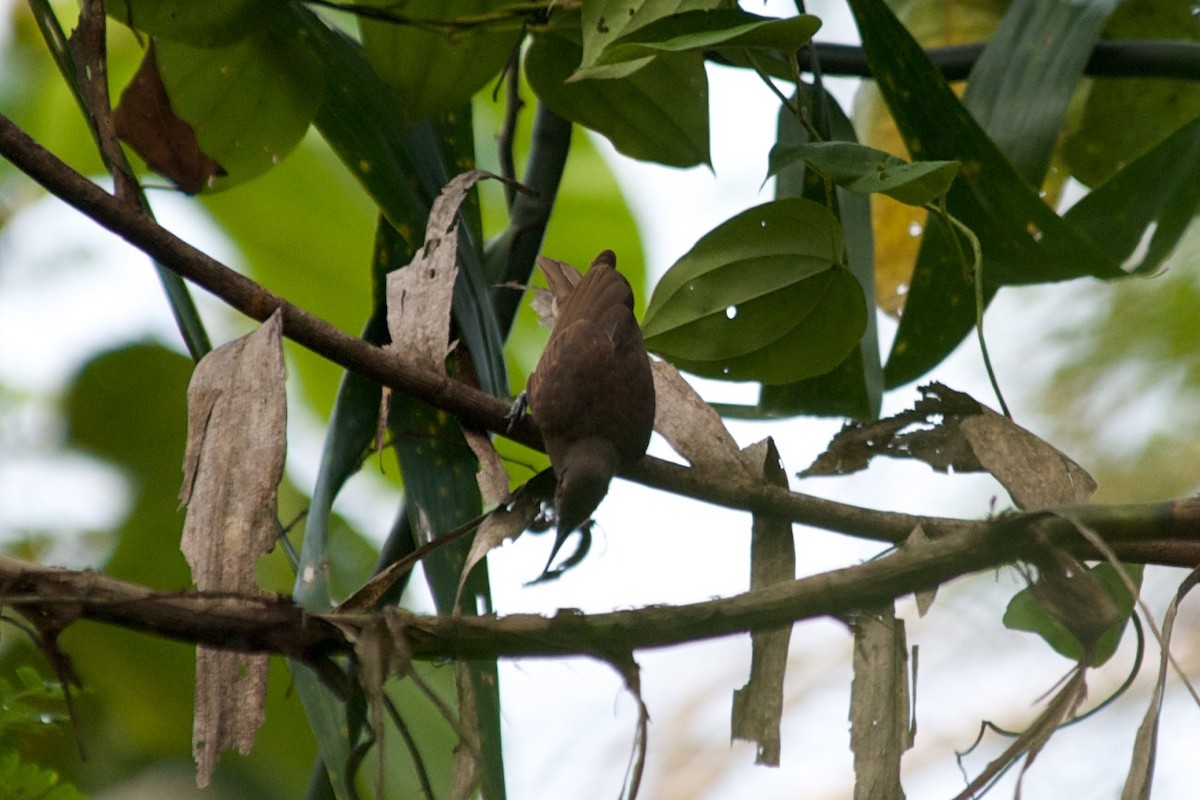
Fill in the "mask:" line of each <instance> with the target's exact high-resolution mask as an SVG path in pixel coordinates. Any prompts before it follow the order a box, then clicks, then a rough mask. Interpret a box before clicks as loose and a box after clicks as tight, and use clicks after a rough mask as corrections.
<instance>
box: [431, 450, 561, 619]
mask: <svg viewBox="0 0 1200 800" xmlns="http://www.w3.org/2000/svg"><path fill="white" fill-rule="evenodd" d="M554 486H555V478H554V470H552V469H544V470H542V471H541V472H539V473H538V474H537V475H535V476H533V477H532V478H530V479H529V480H528V481H526V482H525V483H524V484H522V485H521V486H519V487H517V490H516V491H514V492H513V493H512V494H511V495H509V496H507V497H506V498H505V499H504V500H503V502H501V503H500V505H499V506H497V507H496V508H494V509H492V511H491V513H489V514H488V515H487V516H486V517H485V518H484V520H483V522H481V523H480V525H479V531H478V532H477V533H476V534H475V539H474V541H472V542H471V550H470V552H468V553H467V559H466V562H465V563H464V565H463V570H462V575H461V576H459V579H458V591H457V592H456V594H455V599H454V608H455V609H456V610H457V609H458V607H459V600H460V599H461V598H462V590H463V586H464V585H465V584H466V582H467V577H468V576H469V575H470V574H471V570H473V569H475V565H477V564H478V563H479V562H480V561H482V560H483V558H484V556H486V555H487V554H488V553H490V552H491V551H493V550H495V549H496V548H497V547H499V546H500V545H502V544H504V543H505V542H506V541H509V540H510V539H516V538H517V537H518V536H520V535H521V534H522V533H524V532H525V531H526V530H528V528H529V526H530V525H532V524H533V521H534V520H535V519H537V516H538V514H539V513H541V508H542V503H543V502H544V501H548V500H551V499H553V497H554Z"/></svg>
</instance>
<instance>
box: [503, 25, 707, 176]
mask: <svg viewBox="0 0 1200 800" xmlns="http://www.w3.org/2000/svg"><path fill="white" fill-rule="evenodd" d="M578 19H579V18H578V17H573V21H574V23H575V25H577V23H578ZM582 52H583V51H582V48H581V46H580V44H579V31H578V27H573V26H572V24H571V23H562V24H560V25H558V26H556V27H555V28H553V29H551V30H548V31H545V32H543V33H541V34H539V35H537V36H535V37H534V39H533V43H532V44H531V45H530V46H529V50H528V52H527V53H526V55H525V70H526V73H527V74H528V76H529V83H530V85H531V86H533V90H534V91H535V92H536V93H537V95H538V98H539V99H540V100H541V101H542V102H543V103H545V104H546V105H547V106H548V107H549V108H550V109H552V110H553V111H554V113H556V114H558V115H559V116H561V117H566V118H567V119H569V120H572V121H574V122H578V123H579V124H581V125H584V126H586V127H588V128H591V129H592V130H594V131H596V132H597V133H601V134H603V135H604V136H606V137H608V139H609V141H611V142H612V143H613V146H614V147H616V148H617V150H619V151H621V152H622V153H624V154H625V155H627V156H630V157H631V158H637V159H641V160H643V161H656V162H658V163H661V164H667V165H669V166H674V167H692V166H696V165H697V164H708V163H709V153H708V148H709V130H708V77H707V76H706V75H705V72H704V57H703V56H702V55H700V54H699V53H673V54H669V55H665V56H660V57H658V58H655V59H653V60H652V61H651V62H649V63H648V64H647V65H646V66H644V67H642V68H641V69H639V70H638V71H637V72H635V73H634V74H632V75H630V76H628V77H625V78H622V79H620V80H580V81H570V82H568V78H570V77H571V75H572V73H574V71H575V68H576V67H577V66H578V65H579V62H580V58H581V57H582Z"/></svg>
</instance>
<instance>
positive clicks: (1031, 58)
mask: <svg viewBox="0 0 1200 800" xmlns="http://www.w3.org/2000/svg"><path fill="white" fill-rule="evenodd" d="M1119 4H1120V0H1016V2H1014V3H1012V5H1011V6H1010V7H1009V9H1008V11H1007V12H1006V13H1005V14H1004V17H1003V18H1002V19H1001V21H1000V25H999V26H998V27H997V28H996V31H995V32H994V33H993V34H992V36H991V38H990V39H989V40H988V43H987V46H986V47H985V48H984V50H983V53H982V54H981V55H980V57H979V60H978V61H976V62H975V66H974V67H973V68H972V69H971V77H970V80H969V81H968V82H967V90H966V93H965V94H964V95H963V105H964V106H965V107H966V108H967V109H969V110H970V112H971V116H972V117H974V119H975V121H976V122H978V123H979V125H980V127H981V128H983V130H985V131H987V133H988V135H989V136H990V137H991V138H992V141H993V142H995V143H996V146H997V147H998V148H999V149H1000V151H1001V152H1003V153H1004V155H1005V156H1006V157H1007V158H1008V159H1009V161H1010V162H1011V163H1012V164H1013V166H1014V167H1015V168H1016V170H1017V172H1018V173H1019V174H1020V175H1021V176H1022V177H1023V178H1025V180H1026V181H1028V182H1029V183H1030V184H1031V185H1033V186H1040V185H1041V183H1042V179H1043V178H1044V177H1045V175H1046V170H1047V168H1048V167H1049V165H1050V155H1051V153H1053V152H1054V148H1055V146H1056V145H1057V144H1058V140H1059V138H1060V134H1061V131H1062V127H1063V122H1064V120H1065V119H1066V116H1067V108H1068V105H1069V103H1070V101H1071V98H1072V96H1073V95H1074V94H1075V90H1076V88H1077V87H1078V86H1079V82H1080V79H1082V78H1083V68H1084V66H1085V65H1086V64H1087V61H1088V58H1090V57H1091V54H1092V49H1093V48H1094V47H1095V46H1096V41H1097V40H1098V39H1099V38H1100V31H1101V29H1102V28H1103V27H1104V22H1105V20H1106V19H1107V18H1108V15H1109V14H1110V13H1112V10H1113V9H1114V8H1116V7H1117V6H1118V5H1119Z"/></svg>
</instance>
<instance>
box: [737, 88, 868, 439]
mask: <svg viewBox="0 0 1200 800" xmlns="http://www.w3.org/2000/svg"><path fill="white" fill-rule="evenodd" d="M796 99H797V101H799V102H802V103H803V104H804V106H805V107H806V108H809V109H812V124H813V126H814V127H815V128H816V129H817V131H818V133H820V134H821V135H822V136H825V137H827V138H828V139H832V140H840V141H848V142H853V141H855V132H854V126H853V125H852V124H851V123H850V120H849V118H848V117H847V116H846V114H845V112H844V111H842V109H841V107H840V106H839V105H838V104H837V101H836V100H834V99H833V97H832V96H830V95H829V94H828V93H827V92H825V91H824V89H823V88H821V89H819V90H813V89H808V88H805V89H803V90H802V91H801V92H800V93H798V95H797V98H796ZM809 138H810V134H809V131H808V129H807V128H805V127H804V125H802V124H801V123H800V121H799V120H798V119H797V118H796V115H795V114H794V113H793V112H792V111H791V109H788V108H780V110H779V122H778V125H777V133H776V144H777V145H778V146H788V145H792V144H801V143H804V142H807V141H809ZM814 178H815V176H814V175H813V174H812V173H811V172H810V171H808V170H806V169H805V165H804V163H803V162H801V163H798V164H794V165H792V166H791V167H785V168H784V169H783V171H782V172H780V173H779V174H778V175H777V176H776V179H775V196H776V197H777V198H783V197H805V198H807V199H810V200H814V201H819V202H824V201H825V200H826V197H827V193H826V187H825V186H824V182H823V181H820V180H815V179H814ZM834 198H835V200H836V208H837V215H838V219H839V221H840V222H841V225H842V235H843V237H844V238H845V241H846V258H847V260H848V261H849V263H850V272H851V273H853V275H854V277H855V278H857V279H858V283H859V286H861V287H862V290H863V296H864V298H865V301H866V307H867V309H868V311H867V327H866V330H865V331H864V332H863V335H862V339H861V340H860V343H859V345H858V346H857V347H855V348H854V350H852V351H851V353H850V355H849V356H847V357H846V359H845V360H844V361H842V363H841V364H839V365H838V366H837V367H835V368H834V369H832V370H830V371H829V372H827V373H825V374H824V375H818V376H816V377H813V378H808V379H807V380H803V381H799V382H797V383H788V384H780V385H773V386H763V387H762V389H761V390H760V391H759V395H758V406H757V414H758V415H760V416H767V417H777V416H792V415H795V414H821V415H829V416H845V417H853V418H856V419H875V418H876V417H878V416H879V407H880V403H881V402H882V399H883V366H882V364H881V363H880V360H879V331H878V326H877V324H876V318H875V314H874V308H875V240H874V232H873V230H872V226H871V206H870V198H869V197H868V196H866V195H862V194H854V193H851V192H849V191H847V190H845V189H841V188H838V189H837V190H836V191H835V192H834Z"/></svg>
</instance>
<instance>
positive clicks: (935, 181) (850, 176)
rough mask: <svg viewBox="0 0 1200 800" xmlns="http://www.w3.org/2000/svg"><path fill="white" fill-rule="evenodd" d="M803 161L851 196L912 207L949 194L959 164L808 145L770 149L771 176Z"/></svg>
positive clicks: (841, 145)
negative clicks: (873, 196)
mask: <svg viewBox="0 0 1200 800" xmlns="http://www.w3.org/2000/svg"><path fill="white" fill-rule="evenodd" d="M797 161H804V162H806V163H807V164H808V165H809V166H810V167H812V168H813V169H814V170H816V171H817V172H819V173H820V174H822V175H824V176H825V177H826V178H828V179H829V180H831V181H833V182H834V183H836V184H837V185H838V186H842V187H844V188H846V189H849V190H850V191H852V192H880V193H882V194H886V195H887V196H888V197H892V198H894V199H896V200H899V201H900V202H901V203H907V204H908V205H912V206H919V205H924V204H925V203H931V202H933V201H934V200H936V199H937V198H939V197H941V196H942V195H943V194H945V193H946V190H947V189H949V188H950V184H951V183H952V182H953V181H954V176H955V175H957V174H958V167H959V164H958V162H957V161H916V162H914V163H911V164H910V163H908V162H907V161H905V160H904V159H902V158H896V157H895V156H893V155H889V154H888V153H885V152H883V151H882V150H876V149H875V148H873V147H867V146H865V145H861V144H853V143H851V142H809V143H808V144H800V145H779V144H776V145H775V146H774V147H772V148H771V155H770V158H769V165H768V167H767V174H768V175H777V174H779V171H780V170H781V169H783V168H784V167H786V166H789V165H791V164H794V163H796V162H797Z"/></svg>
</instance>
